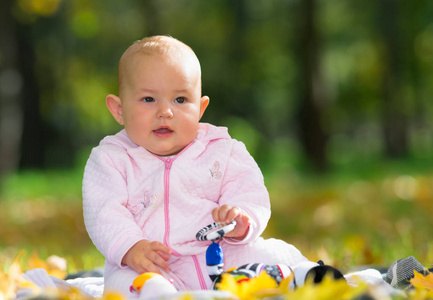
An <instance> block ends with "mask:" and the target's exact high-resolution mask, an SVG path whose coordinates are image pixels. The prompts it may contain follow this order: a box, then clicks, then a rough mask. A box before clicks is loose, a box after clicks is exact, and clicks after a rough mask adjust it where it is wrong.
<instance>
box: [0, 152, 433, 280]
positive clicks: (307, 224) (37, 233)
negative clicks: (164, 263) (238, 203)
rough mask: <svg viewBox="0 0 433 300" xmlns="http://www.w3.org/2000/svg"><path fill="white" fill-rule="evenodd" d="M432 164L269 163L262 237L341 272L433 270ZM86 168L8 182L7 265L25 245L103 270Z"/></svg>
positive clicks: (2, 225)
mask: <svg viewBox="0 0 433 300" xmlns="http://www.w3.org/2000/svg"><path fill="white" fill-rule="evenodd" d="M428 164H429V163H428V162H424V163H420V162H419V161H417V160H407V161H403V162H399V161H397V162H390V161H370V162H358V163H352V164H339V165H335V166H336V167H335V169H334V170H332V171H331V172H330V173H328V174H326V176H317V175H313V174H308V173H306V172H299V171H296V170H294V169H293V168H290V164H285V165H279V167H277V166H274V167H272V166H271V167H269V166H268V167H267V168H266V170H267V171H265V179H266V184H267V186H268V189H269V191H270V194H271V199H272V201H271V202H272V211H273V214H272V218H271V221H270V223H269V225H268V228H267V230H266V231H265V233H264V236H265V237H276V238H280V239H284V240H286V241H287V242H289V243H291V244H294V245H295V246H297V247H298V248H299V249H300V250H301V251H302V252H303V253H304V255H306V256H307V257H308V258H309V259H311V260H318V259H322V260H324V261H325V262H326V263H328V264H332V265H334V266H337V267H339V268H341V269H343V270H349V269H351V268H353V267H355V266H359V265H380V266H389V265H390V264H391V263H392V261H394V260H396V259H399V258H403V257H407V256H410V255H413V256H415V257H416V258H417V259H418V260H419V261H420V262H421V263H422V264H424V265H426V266H429V265H430V264H432V262H433V243H432V241H430V240H429V237H430V232H431V228H432V225H433V224H432V223H433V221H432V218H431V215H432V213H433V202H432V198H433V171H430V170H429V168H428V167H427V165H428ZM430 165H431V164H430ZM82 170H83V169H82V167H78V168H77V169H75V170H63V171H61V170H60V171H54V170H52V171H45V172H41V171H40V172H23V173H19V174H12V175H10V176H7V177H5V178H4V180H3V184H2V193H1V199H0V266H1V267H2V268H3V269H5V270H6V269H7V267H8V264H9V263H10V261H11V260H12V259H13V257H14V256H15V255H16V254H17V253H18V252H19V251H20V250H21V249H24V250H26V252H27V257H28V256H29V255H31V254H32V253H33V252H37V253H38V254H39V256H40V257H41V258H43V259H44V258H46V257H48V256H50V255H53V254H55V255H58V256H61V257H64V258H66V260H67V262H68V271H69V272H77V271H80V270H87V269H92V268H95V267H100V266H102V265H103V263H104V259H103V257H102V256H101V254H99V253H98V251H97V250H96V249H95V247H94V246H93V244H92V242H91V241H90V239H89V237H88V236H87V233H86V231H85V227H84V223H83V217H82V207H81V180H82ZM24 261H25V258H24Z"/></svg>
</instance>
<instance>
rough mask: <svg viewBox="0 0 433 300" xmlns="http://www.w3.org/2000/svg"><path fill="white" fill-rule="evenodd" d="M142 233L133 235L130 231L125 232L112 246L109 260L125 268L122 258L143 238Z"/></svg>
mask: <svg viewBox="0 0 433 300" xmlns="http://www.w3.org/2000/svg"><path fill="white" fill-rule="evenodd" d="M143 239H144V238H143V236H142V235H134V234H133V235H131V236H128V232H126V233H125V234H123V235H122V236H121V237H119V238H118V239H117V241H116V242H115V243H114V244H113V246H112V247H111V250H110V252H109V254H108V260H109V261H110V262H111V263H113V264H115V265H117V266H118V267H120V268H124V267H125V265H123V264H122V259H123V257H124V256H125V254H126V253H127V252H128V251H129V249H131V248H132V246H134V245H135V244H137V243H138V242H139V241H141V240H143Z"/></svg>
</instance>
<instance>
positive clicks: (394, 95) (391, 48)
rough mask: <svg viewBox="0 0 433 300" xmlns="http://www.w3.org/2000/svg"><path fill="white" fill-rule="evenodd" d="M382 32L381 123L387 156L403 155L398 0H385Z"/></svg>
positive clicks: (405, 123)
mask: <svg viewBox="0 0 433 300" xmlns="http://www.w3.org/2000/svg"><path fill="white" fill-rule="evenodd" d="M381 20H382V30H383V31H382V32H383V37H384V40H385V53H384V63H385V73H384V78H383V97H382V99H383V102H382V127H383V135H384V143H385V155H386V156H387V157H392V158H394V157H403V156H405V155H406V154H407V152H408V118H407V115H406V107H405V103H404V102H405V101H404V94H403V91H402V85H403V79H402V74H403V71H404V70H403V69H402V68H403V64H402V58H403V57H402V53H401V51H402V50H401V49H402V45H401V40H400V34H401V33H402V31H401V30H399V28H398V24H399V7H398V1H395V0H382V2H381Z"/></svg>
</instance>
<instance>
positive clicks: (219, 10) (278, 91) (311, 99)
mask: <svg viewBox="0 0 433 300" xmlns="http://www.w3.org/2000/svg"><path fill="white" fill-rule="evenodd" d="M0 14H1V15H0V51H1V52H0V176H1V177H0V180H1V191H0V192H1V198H0V267H1V266H2V265H1V264H3V265H5V262H7V261H9V259H10V258H11V257H14V256H15V255H16V253H17V252H18V251H19V250H20V249H26V250H27V252H28V253H29V254H30V253H32V252H34V251H35V252H38V253H39V255H41V256H42V257H46V256H49V255H51V254H56V255H60V256H63V257H66V258H67V261H68V265H69V268H70V271H71V272H72V271H77V270H81V269H91V268H95V267H99V266H101V265H102V264H103V258H102V256H101V255H100V254H99V253H98V252H97V251H96V249H95V248H94V246H93V245H92V243H91V241H90V240H89V238H88V236H87V233H86V231H85V228H84V225H83V219H82V209H81V180H82V173H83V168H84V165H85V162H86V159H87V157H88V155H89V153H90V150H91V148H92V147H94V146H96V145H97V144H98V143H99V141H100V140H101V139H102V138H103V137H104V136H106V135H108V134H114V133H116V132H117V131H118V130H120V127H119V126H118V125H117V123H116V122H115V121H114V120H113V119H112V117H111V115H110V114H109V112H108V110H107V109H106V107H105V96H106V95H107V94H108V93H117V62H118V60H119V58H120V55H121V54H122V53H123V51H124V50H125V49H126V48H127V47H128V46H129V45H130V44H131V43H132V42H134V41H136V40H138V39H141V38H142V37H145V36H148V35H154V34H166V35H171V36H173V37H175V38H178V39H179V40H181V41H183V42H185V43H187V44H188V45H190V46H191V47H192V48H193V49H194V51H195V52H196V54H197V56H198V57H199V59H200V61H201V65H202V72H203V93H204V94H206V95H208V96H209V97H210V98H211V104H210V107H209V109H208V110H207V111H206V114H205V116H204V118H203V121H205V122H210V123H213V124H216V125H220V126H227V127H228V128H229V132H230V134H231V135H232V136H233V137H235V138H237V139H239V140H242V141H244V142H245V144H246V145H247V148H248V150H249V151H250V152H251V154H252V155H253V156H254V157H255V159H256V160H257V162H258V163H259V165H260V167H261V169H262V171H263V173H264V176H265V180H266V184H267V186H268V189H269V192H270V194H271V203H272V207H273V215H272V219H271V222H270V223H269V226H268V229H267V230H266V232H265V236H266V237H271V236H272V237H277V238H282V239H284V240H286V241H288V242H290V243H292V244H294V245H296V246H297V247H298V248H300V250H301V251H302V252H304V253H305V255H307V256H308V257H309V258H310V259H313V260H315V259H323V260H325V262H327V263H329V264H334V265H336V266H338V267H341V268H344V269H349V268H352V267H354V266H357V265H368V264H376V265H384V266H388V265H389V264H390V263H391V262H392V261H393V260H395V259H398V258H403V257H406V256H409V255H414V256H415V257H417V258H418V260H420V262H422V263H423V264H424V265H430V264H433V243H432V242H431V240H430V237H431V228H432V225H433V218H432V217H431V216H432V213H433V202H432V200H433V171H432V167H431V165H432V163H433V153H432V150H433V132H432V129H433V118H432V117H433V101H432V99H431V98H432V95H433V17H432V16H433V2H432V1H429V0H417V1H413V0H398V1H397V0H367V1H358V0H345V1H340V0H255V1H246V0H213V1H201V0H177V1H174V0H125V1H117V0H98V1H96V0H95V1H85V0H2V1H1V4H0ZM203 225H207V224H203ZM6 264H7V263H6Z"/></svg>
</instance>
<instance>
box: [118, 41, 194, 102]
mask: <svg viewBox="0 0 433 300" xmlns="http://www.w3.org/2000/svg"><path fill="white" fill-rule="evenodd" d="M137 54H145V55H159V56H164V57H166V58H168V59H169V60H170V61H178V60H180V59H185V58H193V61H195V63H196V64H197V66H198V70H199V72H200V74H201V68H200V62H199V60H198V58H197V56H196V55H195V53H194V51H193V50H192V49H191V47H189V46H188V45H186V44H185V43H182V42H181V41H179V40H177V39H175V38H173V37H171V36H164V35H155V36H150V37H145V38H143V39H141V40H138V41H135V42H134V43H133V44H132V45H131V46H129V48H128V49H126V51H125V52H124V53H123V55H122V57H121V58H120V61H119V67H118V84H119V94H120V91H121V90H122V88H123V86H124V85H125V80H126V79H125V78H126V76H125V75H126V74H127V72H128V65H129V64H128V62H129V61H130V60H131V58H132V57H134V56H135V55H137Z"/></svg>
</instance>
